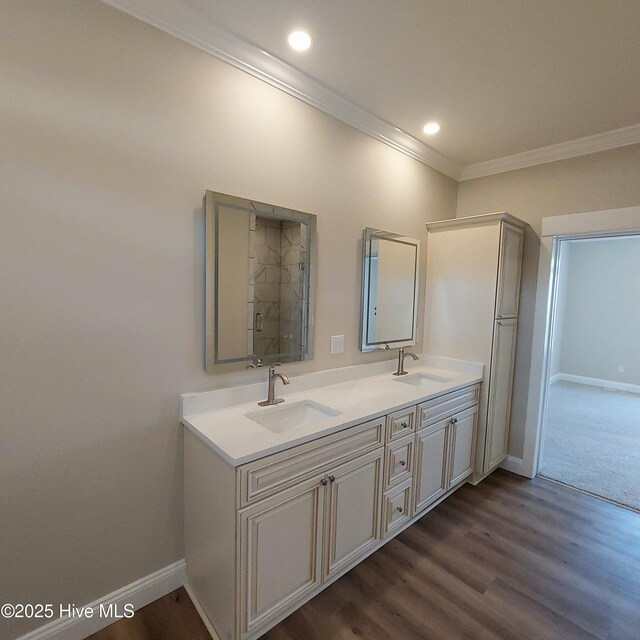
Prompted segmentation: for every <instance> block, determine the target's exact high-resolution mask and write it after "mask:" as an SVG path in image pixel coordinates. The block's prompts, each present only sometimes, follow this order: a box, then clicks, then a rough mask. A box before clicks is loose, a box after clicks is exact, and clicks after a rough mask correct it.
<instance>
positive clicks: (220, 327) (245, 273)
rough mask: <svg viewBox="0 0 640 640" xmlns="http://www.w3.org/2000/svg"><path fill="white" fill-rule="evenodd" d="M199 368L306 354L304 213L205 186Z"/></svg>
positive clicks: (309, 336)
mask: <svg viewBox="0 0 640 640" xmlns="http://www.w3.org/2000/svg"><path fill="white" fill-rule="evenodd" d="M205 201H206V276H205V281H206V340H205V343H206V358H205V360H206V369H207V370H208V371H212V370H214V367H216V366H218V365H230V364H233V363H236V365H237V366H238V367H240V366H245V367H248V366H260V365H262V364H269V363H271V362H276V361H277V362H297V361H300V360H308V359H310V358H311V357H312V356H313V291H312V282H313V273H312V271H313V260H314V255H313V253H314V243H315V231H316V217H315V216H314V215H312V214H310V213H303V212H301V211H294V210H292V209H285V208H283V207H277V206H275V205H271V204H266V203H264V202H257V201H255V200H246V199H244V198H238V197H235V196H230V195H226V194H223V193H216V192H214V191H207V193H206V198H205Z"/></svg>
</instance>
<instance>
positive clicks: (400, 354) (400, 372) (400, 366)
mask: <svg viewBox="0 0 640 640" xmlns="http://www.w3.org/2000/svg"><path fill="white" fill-rule="evenodd" d="M409 356H411V357H412V358H413V359H414V360H419V358H418V356H417V355H416V354H415V353H411V352H410V351H407V353H405V352H404V347H400V351H398V370H397V371H396V372H395V373H394V374H393V375H394V376H406V375H407V373H409V372H408V371H405V370H404V359H405V358H408V357H409Z"/></svg>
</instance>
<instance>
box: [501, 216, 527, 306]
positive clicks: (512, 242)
mask: <svg viewBox="0 0 640 640" xmlns="http://www.w3.org/2000/svg"><path fill="white" fill-rule="evenodd" d="M523 241H524V233H523V231H522V229H517V228H516V227H512V226H511V225H509V224H507V223H504V222H503V223H502V238H501V242H500V263H499V265H498V297H497V308H496V316H497V317H498V318H513V317H515V316H517V315H518V304H519V302H520V273H521V271H522V247H523Z"/></svg>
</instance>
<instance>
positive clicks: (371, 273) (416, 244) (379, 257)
mask: <svg viewBox="0 0 640 640" xmlns="http://www.w3.org/2000/svg"><path fill="white" fill-rule="evenodd" d="M362 242H363V252H362V253H363V256H362V305H361V308H362V315H361V320H360V349H361V350H362V351H374V350H376V349H394V348H397V347H406V346H411V345H414V344H415V343H416V326H417V322H418V280H419V273H420V272H419V257H420V241H419V240H416V239H415V238H408V237H406V236H401V235H398V234H396V233H390V232H388V231H380V230H379V229H371V228H369V227H367V228H366V229H365V230H364V234H363V241H362Z"/></svg>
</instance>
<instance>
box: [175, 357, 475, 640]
mask: <svg viewBox="0 0 640 640" xmlns="http://www.w3.org/2000/svg"><path fill="white" fill-rule="evenodd" d="M392 372H393V368H392V366H391V363H390V362H383V363H378V364H372V365H361V366H355V367H346V368H344V369H335V370H332V371H325V372H321V373H315V374H307V375H302V376H298V377H296V378H292V379H291V385H290V386H288V387H286V388H285V387H283V388H282V389H280V391H282V392H284V391H286V392H287V393H286V395H285V402H283V403H281V404H277V405H275V406H271V407H262V408H261V407H259V406H258V402H259V401H260V400H262V399H263V398H264V397H265V394H266V393H267V384H266V383H264V382H263V383H259V384H253V385H246V386H243V387H236V388H234V389H225V390H221V391H212V392H206V393H202V394H188V395H185V396H183V397H182V421H183V423H184V424H185V425H186V427H187V435H186V444H185V464H186V557H187V566H188V571H189V584H190V589H191V590H192V593H193V594H194V596H195V598H196V599H197V601H198V603H199V605H200V607H201V608H202V609H203V610H204V613H205V614H206V616H207V618H208V619H209V621H210V622H211V623H212V625H213V627H214V629H215V630H216V632H217V634H218V635H219V636H220V638H222V639H224V640H227V639H232V638H242V639H243V640H244V639H246V638H256V637H258V636H260V635H261V634H262V633H264V632H265V631H266V630H267V629H269V628H270V627H272V626H273V625H274V624H276V623H277V622H279V621H280V620H282V619H283V618H284V617H286V616H287V615H288V614H289V613H291V612H292V611H293V610H295V609H296V608H297V607H299V606H300V605H301V604H303V603H304V602H306V601H307V600H308V599H309V598H311V597H312V596H313V595H315V594H316V593H318V592H319V591H320V590H322V589H323V588H324V587H325V586H327V585H328V584H330V583H331V582H332V581H334V580H335V579H337V578H338V577H339V576H340V575H342V574H343V573H345V572H346V571H348V570H349V569H350V568H351V567H353V566H354V565H355V564H357V563H358V562H359V561H360V560H362V559H363V558H364V557H366V556H367V555H369V554H370V553H371V552H373V551H375V550H376V549H377V548H379V547H380V546H381V545H383V544H384V543H385V542H386V541H388V540H389V539H390V538H391V537H393V536H395V535H397V534H398V533H399V532H400V531H402V530H403V529H404V528H405V527H407V526H409V525H410V524H411V523H412V522H414V521H415V520H416V519H417V518H419V517H421V516H422V515H423V514H424V513H425V512H426V511H427V510H428V509H429V508H430V507H432V506H434V505H435V504H437V503H438V502H439V501H440V500H442V499H444V498H445V497H446V496H447V495H448V494H449V493H450V492H452V491H453V490H455V489H456V488H457V487H458V486H460V484H461V483H463V482H464V481H465V480H466V479H468V478H469V477H470V476H471V474H472V472H473V461H474V455H475V443H476V434H477V423H478V400H479V384H478V383H479V382H480V381H481V380H482V373H483V367H482V366H481V365H474V364H470V363H464V362H460V361H447V360H446V359H442V358H428V357H427V358H421V359H420V362H419V364H417V365H415V366H412V367H411V370H410V371H409V373H408V375H406V376H401V377H394V376H393V375H392Z"/></svg>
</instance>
